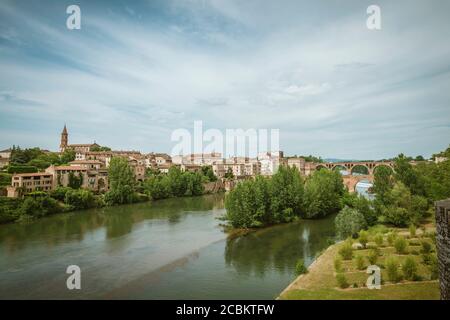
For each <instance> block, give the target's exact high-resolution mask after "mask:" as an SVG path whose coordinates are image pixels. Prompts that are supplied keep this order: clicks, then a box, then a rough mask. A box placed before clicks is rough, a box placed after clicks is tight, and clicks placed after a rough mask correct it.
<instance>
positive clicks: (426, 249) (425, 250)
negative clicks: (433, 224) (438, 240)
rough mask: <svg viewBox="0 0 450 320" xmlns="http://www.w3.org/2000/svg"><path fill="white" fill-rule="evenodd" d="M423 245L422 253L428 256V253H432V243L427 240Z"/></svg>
mask: <svg viewBox="0 0 450 320" xmlns="http://www.w3.org/2000/svg"><path fill="white" fill-rule="evenodd" d="M421 244H422V253H425V254H427V253H430V252H431V250H432V247H431V243H429V242H428V241H426V240H422V241H421Z"/></svg>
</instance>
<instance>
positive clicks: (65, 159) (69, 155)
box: [61, 149, 75, 164]
mask: <svg viewBox="0 0 450 320" xmlns="http://www.w3.org/2000/svg"><path fill="white" fill-rule="evenodd" d="M74 160H75V151H74V150H72V149H66V150H64V152H63V153H62V154H61V164H66V163H69V162H71V161H74Z"/></svg>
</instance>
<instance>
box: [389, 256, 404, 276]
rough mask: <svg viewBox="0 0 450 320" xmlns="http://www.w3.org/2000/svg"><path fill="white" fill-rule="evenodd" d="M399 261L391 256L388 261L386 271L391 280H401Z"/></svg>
mask: <svg viewBox="0 0 450 320" xmlns="http://www.w3.org/2000/svg"><path fill="white" fill-rule="evenodd" d="M398 269H399V263H398V260H397V259H395V258H393V257H392V258H389V259H387V261H386V273H387V278H388V279H389V281H391V282H398V281H400V280H401V276H400V272H399V270H398Z"/></svg>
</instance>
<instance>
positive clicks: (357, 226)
mask: <svg viewBox="0 0 450 320" xmlns="http://www.w3.org/2000/svg"><path fill="white" fill-rule="evenodd" d="M334 223H335V225H336V231H337V234H338V236H339V237H340V238H341V239H344V238H346V237H350V236H352V237H353V236H355V235H357V234H358V232H359V231H360V230H362V229H365V228H366V227H367V223H366V220H365V219H364V216H363V214H362V213H361V212H359V211H357V210H356V209H352V208H349V207H345V208H344V209H342V210H341V211H340V212H339V214H338V215H337V216H336V219H335V220H334Z"/></svg>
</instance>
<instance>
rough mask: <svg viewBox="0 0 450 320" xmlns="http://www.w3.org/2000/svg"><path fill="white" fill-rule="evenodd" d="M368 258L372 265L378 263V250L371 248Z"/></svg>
mask: <svg viewBox="0 0 450 320" xmlns="http://www.w3.org/2000/svg"><path fill="white" fill-rule="evenodd" d="M367 260H368V261H369V263H370V264H371V265H373V264H376V263H377V260H378V251H377V250H374V249H371V250H370V251H369V254H368V255H367Z"/></svg>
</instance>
